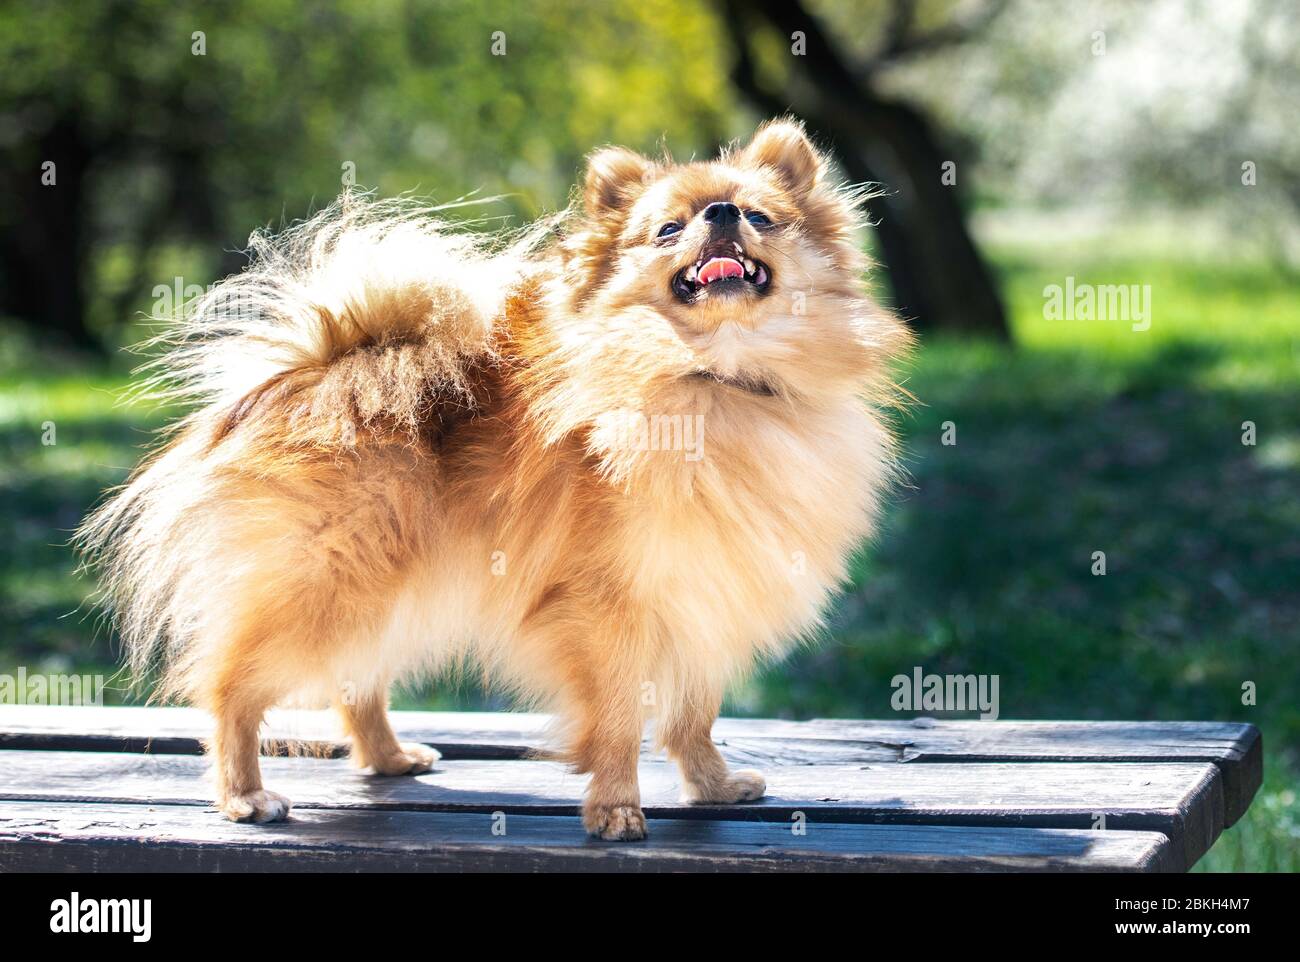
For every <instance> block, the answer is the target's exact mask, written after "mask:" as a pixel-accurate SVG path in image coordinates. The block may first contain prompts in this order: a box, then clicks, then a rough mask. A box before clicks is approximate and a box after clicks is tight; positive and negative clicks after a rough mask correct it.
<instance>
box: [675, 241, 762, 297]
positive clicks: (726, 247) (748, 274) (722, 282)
mask: <svg viewBox="0 0 1300 962" xmlns="http://www.w3.org/2000/svg"><path fill="white" fill-rule="evenodd" d="M771 284H772V272H771V271H770V270H769V269H768V266H767V265H766V264H764V263H763V262H762V261H757V260H753V259H752V258H750V257H747V256H746V255H745V249H744V248H743V247H741V246H740V244H739V243H737V242H736V241H730V240H728V241H715V242H714V243H712V244H709V245H708V246H706V247H705V248H704V250H702V251H701V252H700V257H699V260H697V261H696V262H695V263H694V264H691V265H690V266H689V267H683V268H682V269H681V270H680V271H678V272H677V273H676V274H674V275H673V281H672V288H673V293H674V294H676V295H677V298H678V299H679V300H682V301H687V302H689V301H693V300H695V299H696V298H697V297H699V296H700V294H701V293H702V292H703V291H705V290H706V289H707V290H708V292H709V293H710V294H714V293H736V292H741V291H749V290H753V291H756V292H757V293H759V294H764V293H766V292H767V289H768V288H769V287H770V286H771Z"/></svg>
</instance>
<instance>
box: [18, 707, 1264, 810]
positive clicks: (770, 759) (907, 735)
mask: <svg viewBox="0 0 1300 962" xmlns="http://www.w3.org/2000/svg"><path fill="white" fill-rule="evenodd" d="M393 721H394V725H395V727H396V728H397V731H398V735H399V736H400V737H401V738H402V739H403V740H404V741H418V742H423V743H425V744H429V745H433V746H434V747H436V748H437V749H438V750H439V751H441V752H442V754H443V756H444V757H446V758H448V759H465V758H480V759H491V758H519V757H522V756H523V755H525V754H526V753H528V752H529V751H534V750H538V749H541V748H543V747H544V746H545V744H546V740H545V730H546V726H547V722H548V719H547V717H546V716H544V715H536V714H525V713H519V712H394V713H393ZM210 725H211V723H210V720H209V718H208V716H207V715H206V714H205V713H204V712H201V711H198V710H197V709H191V708H165V709H164V708H64V707H48V706H0V748H17V749H51V750H60V749H62V750H73V751H133V752H134V751H154V752H163V753H182V754H194V753H198V752H199V751H200V750H201V745H200V739H202V738H203V737H205V736H206V734H207V733H208V731H209V730H210ZM266 733H267V735H268V737H273V738H276V739H279V740H283V741H287V742H290V743H293V745H294V746H295V748H297V749H300V750H301V749H303V748H304V747H306V748H308V749H310V750H312V751H315V752H318V753H322V754H338V753H340V752H341V751H342V741H341V735H340V733H339V730H338V727H337V723H336V722H335V719H334V716H333V715H332V713H329V712H312V711H302V712H295V711H279V712H273V713H272V714H271V716H270V717H269V718H268V725H267V727H266ZM713 735H714V739H715V741H718V742H719V743H720V745H721V746H722V748H723V753H724V754H725V755H726V756H727V757H728V760H730V761H732V762H733V763H736V764H745V765H756V766H758V767H774V766H778V765H806V764H810V763H811V764H854V763H860V764H874V763H877V762H917V763H954V762H975V763H985V762H1020V761H1058V762H1082V761H1098V762H1101V761H1118V762H1209V763H1212V764H1214V765H1216V766H1217V767H1218V768H1219V770H1220V771H1221V772H1222V774H1223V792H1224V799H1225V806H1226V807H1225V823H1226V824H1227V825H1232V824H1233V823H1234V822H1236V820H1237V819H1238V818H1240V817H1241V815H1242V813H1243V812H1245V810H1246V808H1247V807H1248V806H1249V805H1250V802H1251V800H1252V799H1253V798H1254V796H1255V792H1256V791H1257V790H1258V788H1259V785H1260V782H1261V780H1262V777H1263V763H1262V757H1263V756H1262V744H1261V738H1260V734H1259V730H1258V729H1257V728H1256V727H1255V726H1254V725H1246V724H1240V723H1235V722H1056V721H1032V722H1026V721H998V722H981V721H936V720H934V719H929V718H919V719H915V720H910V721H905V720H886V721H849V720H832V719H818V720H814V721H808V722H788V721H775V720H765V719H738V718H720V719H719V720H718V722H717V724H716V725H715V726H714V730H713Z"/></svg>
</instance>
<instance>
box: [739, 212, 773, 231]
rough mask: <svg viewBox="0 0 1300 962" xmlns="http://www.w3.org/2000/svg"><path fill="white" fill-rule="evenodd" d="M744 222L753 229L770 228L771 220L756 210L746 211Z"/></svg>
mask: <svg viewBox="0 0 1300 962" xmlns="http://www.w3.org/2000/svg"><path fill="white" fill-rule="evenodd" d="M745 220H747V221H749V222H750V223H751V224H753V225H754V226H755V227H771V226H772V218H770V217H768V216H767V215H766V214H764V213H763V212H762V211H758V210H751V211H746V213H745Z"/></svg>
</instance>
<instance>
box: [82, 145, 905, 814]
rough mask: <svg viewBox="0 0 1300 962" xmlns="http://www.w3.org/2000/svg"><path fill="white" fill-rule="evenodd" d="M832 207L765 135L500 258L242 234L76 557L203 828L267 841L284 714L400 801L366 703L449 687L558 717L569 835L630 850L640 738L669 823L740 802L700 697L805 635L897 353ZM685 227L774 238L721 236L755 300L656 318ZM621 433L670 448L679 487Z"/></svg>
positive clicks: (405, 750)
mask: <svg viewBox="0 0 1300 962" xmlns="http://www.w3.org/2000/svg"><path fill="white" fill-rule="evenodd" d="M857 199H858V198H857V196H856V195H855V194H854V193H853V192H852V191H848V190H845V189H843V188H839V187H837V186H835V185H834V184H832V183H830V181H829V176H828V172H827V163H826V159H825V158H824V156H823V155H822V154H820V153H819V152H818V151H817V150H816V149H815V148H814V147H813V145H812V144H811V143H810V142H809V140H808V139H807V137H806V136H805V135H804V133H803V130H802V128H801V127H800V126H799V125H798V124H797V123H796V122H794V121H790V120H781V121H775V122H772V123H770V124H767V125H765V126H764V127H762V128H760V129H759V131H758V133H757V134H756V135H755V137H754V138H753V140H752V141H751V142H750V143H749V144H748V145H747V146H745V147H744V148H742V149H738V150H734V151H731V152H726V153H724V154H723V156H721V157H720V158H719V159H718V160H715V161H710V162H700V163H690V164H680V165H674V164H672V163H670V162H668V161H652V160H649V159H647V158H644V157H642V156H640V155H637V154H635V153H632V152H630V151H626V150H622V149H619V148H606V149H602V150H600V151H597V152H596V153H595V154H593V155H592V157H591V158H590V160H589V164H588V168H587V174H586V179H585V184H584V188H583V191H582V198H581V202H580V204H578V205H576V206H575V209H574V210H573V211H571V212H569V213H567V214H566V215H563V216H561V217H560V218H557V219H556V220H555V222H553V223H550V224H544V225H542V226H541V227H539V229H537V230H536V231H534V232H533V233H532V234H531V235H529V236H526V237H524V238H522V239H520V240H518V241H517V242H516V243H515V244H514V245H512V246H509V247H501V246H499V245H498V246H494V245H493V244H492V243H491V242H490V241H489V240H487V239H484V238H480V237H475V236H472V235H469V234H466V233H464V232H456V231H451V230H448V229H447V228H445V227H444V226H442V225H441V224H440V223H439V222H438V221H437V219H436V218H435V217H434V216H432V215H430V214H428V213H426V212H421V211H419V210H412V209H411V208H410V207H409V206H403V205H396V204H392V203H374V202H369V201H366V200H364V199H359V198H356V197H345V198H344V199H343V200H341V201H340V202H339V203H337V204H335V205H334V206H333V207H332V208H330V209H329V210H327V211H325V212H324V213H322V214H321V215H319V216H317V217H316V218H314V219H312V220H310V221H308V222H307V223H305V224H303V225H301V226H299V227H297V228H294V229H293V230H291V231H289V232H287V233H284V234H281V235H279V236H269V235H257V236H255V237H254V239H253V255H254V259H253V263H252V264H251V266H250V267H249V269H248V270H246V271H244V272H243V273H242V274H239V275H237V276H235V277H232V278H230V279H228V280H226V281H225V282H223V283H222V284H221V285H219V286H217V287H216V288H215V289H214V290H213V291H211V292H209V293H208V294H207V295H206V296H205V297H204V298H203V299H202V301H201V302H200V303H199V304H198V305H197V306H196V307H195V309H194V310H192V311H191V312H189V314H188V315H187V317H186V319H185V320H184V321H183V322H182V323H181V326H180V327H179V328H178V329H177V330H176V331H175V332H173V334H172V335H171V337H170V340H171V342H172V346H171V350H170V351H169V352H168V353H167V354H166V355H165V356H164V357H163V358H162V359H161V361H160V362H159V365H158V368H157V372H156V382H157V384H159V385H161V386H163V387H165V388H166V389H168V390H170V391H172V392H173V393H174V394H177V395H179V396H182V397H186V398H189V399H190V400H192V401H194V402H196V403H195V406H194V410H193V413H191V414H190V415H188V416H187V417H185V418H184V419H183V420H181V421H180V422H179V423H178V424H177V425H175V426H174V430H173V433H172V434H171V435H170V437H169V439H168V442H167V443H166V444H165V445H164V446H163V447H162V448H161V449H160V450H158V451H157V452H156V453H154V454H153V455H152V456H151V457H149V458H148V459H147V460H146V461H145V462H144V463H143V464H142V465H141V466H140V467H139V468H138V469H137V470H136V471H135V473H134V474H133V475H132V477H131V478H130V479H129V481H128V482H127V484H126V485H125V486H124V487H123V488H122V489H120V490H119V491H117V492H116V493H115V494H114V495H113V497H112V498H111V499H110V500H109V501H108V502H107V503H105V504H104V505H103V506H102V507H100V508H99V509H98V510H97V511H96V512H95V513H94V514H93V515H92V516H91V517H89V518H88V519H87V521H86V522H85V524H84V526H83V528H82V530H81V532H80V533H79V538H80V542H81V544H82V546H83V548H84V549H85V550H86V551H87V553H88V555H89V556H90V558H91V560H92V561H93V562H95V563H97V564H98V565H99V567H100V570H101V573H102V581H103V585H104V587H105V593H106V596H107V598H108V599H109V601H110V604H111V607H112V610H113V612H114V615H115V618H116V620H117V624H118V628H119V630H120V632H121V634H122V636H123V638H124V640H125V642H126V645H127V648H128V651H129V653H130V660H131V663H132V666H133V667H134V668H135V669H137V670H145V669H148V668H149V667H151V666H153V665H155V664H161V665H162V666H163V668H164V674H163V679H164V681H163V688H162V694H163V695H164V696H165V697H171V698H183V699H187V700H189V701H192V702H194V703H197V704H199V705H202V706H204V707H206V708H207V709H209V710H210V711H211V712H212V713H213V714H214V716H215V719H216V728H215V732H214V736H213V738H212V741H211V744H210V750H211V752H212V755H213V757H214V763H215V770H216V773H217V778H218V788H217V794H218V805H219V806H220V808H221V809H222V811H223V812H225V814H226V815H227V816H229V817H231V818H234V819H241V820H255V821H268V820H273V819H276V818H281V817H284V816H285V815H286V814H287V813H288V811H289V802H288V800H287V799H285V798H284V797H283V796H280V795H278V794H276V793H275V792H272V791H269V790H267V789H265V788H263V786H262V783H261V778H260V774H259V769H258V758H257V753H258V729H259V725H260V724H261V721H262V717H263V713H264V712H265V711H266V710H267V709H268V708H269V707H271V706H273V705H275V704H280V703H285V702H288V701H291V700H292V701H297V702H304V701H306V702H315V703H322V702H330V703H333V704H335V705H337V707H338V708H339V710H340V712H341V713H342V716H343V720H344V723H345V725H346V727H347V729H348V731H349V732H350V733H351V735H352V738H353V746H354V755H355V757H356V759H357V761H358V762H359V763H360V764H362V765H366V766H370V767H372V768H373V769H374V770H375V771H376V772H378V773H381V774H388V775H396V774H403V773H407V772H418V771H426V770H428V769H429V767H430V766H431V765H432V763H433V761H434V760H435V759H436V757H437V756H436V754H435V753H433V752H432V751H431V750H430V749H428V748H427V747H424V746H420V745H410V744H400V743H399V742H398V741H397V739H396V737H395V736H394V734H393V732H392V729H391V727H390V726H389V722H388V719H387V714H386V712H387V700H388V690H389V686H390V685H391V684H392V683H393V682H394V681H396V680H399V679H402V678H408V677H410V676H412V675H414V674H418V673H422V672H424V673H430V672H437V671H440V670H443V669H445V668H447V667H448V666H449V665H452V664H459V663H462V662H464V661H466V660H469V661H472V662H473V663H476V664H477V665H479V666H481V668H482V670H483V673H484V675H485V676H486V677H487V678H488V679H489V680H490V681H492V682H494V683H495V684H498V685H501V686H504V687H506V688H508V689H510V690H512V691H514V692H515V693H517V694H518V695H519V696H520V698H521V700H522V701H523V702H525V703H527V704H529V705H530V706H534V707H544V708H546V709H549V710H552V711H554V712H556V713H557V714H558V715H559V717H561V718H563V719H565V720H566V722H567V727H566V728H565V731H564V739H565V750H566V753H567V757H568V758H569V759H570V760H571V761H572V763H573V764H574V766H575V767H576V769H577V770H579V771H583V772H590V773H591V775H592V778H591V781H590V785H589V789H588V792H587V797H586V801H585V804H584V809H583V811H584V821H585V824H586V826H587V828H588V830H589V831H591V832H592V833H593V834H596V835H599V836H601V837H603V838H607V839H637V838H641V837H643V836H644V835H645V831H646V826H645V819H644V816H643V815H642V812H641V809H640V797H639V790H638V786H637V769H636V766H637V754H638V749H639V746H640V742H641V736H642V730H643V725H644V723H645V721H646V720H647V718H648V717H651V716H653V717H654V718H655V719H657V729H656V731H657V737H658V742H659V744H661V745H662V746H663V747H664V748H666V750H667V752H668V753H669V755H670V756H671V757H672V758H674V759H675V760H676V761H677V762H678V764H679V765H680V767H681V772H682V778H683V784H684V795H685V797H686V798H687V799H688V800H690V801H694V802H715V803H716V802H735V801H743V800H749V799H753V798H757V797H759V796H761V795H762V794H763V791H764V788H765V785H764V781H763V778H762V776H761V775H759V774H758V773H757V772H751V771H740V772H737V771H729V770H728V768H727V766H726V764H725V762H724V761H723V759H722V757H721V755H720V754H719V753H718V751H717V749H716V748H715V747H714V745H713V742H712V740H711V737H710V729H711V726H712V723H713V721H714V719H715V717H716V715H717V712H718V708H719V705H720V703H721V699H722V695H723V692H724V690H725V688H726V687H727V685H728V684H730V683H731V682H733V681H735V680H736V679H737V678H739V677H741V676H742V675H743V674H744V673H745V672H746V671H748V670H749V669H750V668H751V667H752V666H754V665H755V663H756V662H758V661H760V660H761V659H765V658H771V657H777V656H779V655H781V654H782V653H784V652H785V651H787V650H788V649H789V647H790V646H791V645H792V644H794V643H796V642H797V641H798V640H799V639H801V638H807V637H809V635H810V634H811V633H813V632H814V630H815V629H816V627H817V625H818V623H819V621H818V619H819V615H820V613H821V612H822V611H823V609H824V608H825V606H826V604H827V602H828V600H829V598H830V597H831V594H832V593H833V591H834V590H835V589H836V587H837V586H838V585H839V584H840V583H841V581H842V580H843V578H844V576H845V567H846V563H847V559H848V557H849V555H850V553H851V552H852V550H853V549H854V548H855V546H857V545H858V544H859V543H860V542H861V541H862V540H863V539H864V538H866V537H868V536H870V534H871V533H872V530H873V525H874V522H875V518H876V514H877V508H878V504H879V501H880V498H881V494H882V492H883V490H884V489H885V487H886V485H887V484H888V482H889V480H890V477H891V474H892V470H893V469H892V466H893V464H894V453H893V443H892V440H891V436H890V433H889V430H888V428H887V425H886V421H885V419H884V416H883V415H882V413H881V412H882V411H884V410H885V408H887V407H888V406H889V405H890V404H891V403H892V400H893V395H894V393H895V388H894V386H893V383H892V381H891V377H890V369H889V368H890V362H891V360H892V359H893V358H895V357H896V356H898V355H899V354H900V353H901V352H903V351H904V350H905V349H906V347H907V343H908V336H907V333H906V330H905V328H904V327H903V326H901V325H900V324H899V323H898V322H897V321H896V320H895V319H894V318H893V317H892V316H890V315H889V314H888V312H886V311H884V310H882V309H880V308H879V307H877V306H876V305H874V304H873V303H872V302H871V301H870V300H869V299H868V297H867V296H866V294H865V292H864V288H863V279H864V275H865V271H866V268H867V264H866V262H865V259H864V257H863V255H862V254H861V252H860V245H861V237H860V222H859V218H858V215H857ZM715 201H727V202H731V203H734V204H736V205H737V206H738V207H739V208H740V209H741V210H743V211H751V210H756V211H761V212H763V213H764V214H766V215H767V216H768V217H769V218H770V220H771V221H772V226H771V227H765V226H754V225H752V224H750V223H749V222H748V221H742V222H741V223H740V224H738V225H736V227H735V231H736V232H737V233H736V236H737V237H738V238H739V241H740V242H741V243H742V244H743V246H744V249H745V252H746V253H747V254H748V255H749V256H751V257H753V258H756V259H758V260H760V261H761V262H762V263H764V264H766V265H769V266H770V270H771V286H770V288H769V289H768V290H767V291H766V292H765V293H760V292H759V291H757V290H743V291H740V292H735V291H734V288H735V287H736V286H737V284H736V283H734V282H733V283H731V284H730V286H731V288H733V291H732V292H731V293H728V294H726V295H723V294H721V293H718V294H714V293H711V292H707V291H706V293H705V294H704V296H702V297H700V298H698V299H696V300H695V301H694V302H692V303H683V301H682V300H681V299H680V298H678V297H677V296H675V295H674V293H673V291H672V290H671V287H670V280H671V278H672V277H673V276H674V275H675V274H676V273H677V272H678V271H679V270H680V269H682V268H683V267H684V266H685V265H688V264H690V263H693V261H694V259H695V257H696V255H697V252H698V251H699V250H700V249H701V246H702V245H703V244H704V243H705V241H706V240H707V239H708V238H709V236H710V235H709V231H710V229H711V228H710V225H709V224H708V223H706V222H705V220H704V219H703V217H702V215H701V212H702V210H703V209H704V208H705V206H706V205H707V204H709V203H712V202H715ZM668 221H676V222H679V223H680V224H682V225H683V229H682V230H681V231H680V232H678V234H677V235H675V237H674V238H672V239H669V240H660V239H658V237H657V235H658V232H659V229H660V226H661V225H662V224H664V223H665V222H668ZM742 286H743V285H742ZM717 290H721V289H720V288H719V289H717ZM758 386H761V388H762V389H761V390H757V389H756V388H757V387H758ZM640 416H644V417H646V418H655V419H656V421H655V423H657V424H661V425H668V426H671V427H672V428H673V431H674V432H680V429H681V426H682V425H687V426H689V425H699V426H700V427H701V430H702V432H703V433H702V434H698V437H696V438H695V443H696V446H697V450H695V451H694V456H688V455H690V454H691V452H690V451H683V450H682V449H681V448H682V446H683V445H682V444H677V443H672V444H668V445H664V444H646V443H644V440H645V439H644V437H642V436H640V435H637V434H636V433H635V432H631V433H629V432H628V431H627V430H625V429H624V428H625V427H626V425H628V424H634V425H635V424H637V423H640V422H638V421H637V418H638V417H640ZM686 419H689V421H687V420H686ZM697 433H698V432H697ZM673 437H674V439H675V440H676V441H680V440H681V438H680V434H679V433H674V435H673ZM661 440H662V439H661ZM665 447H668V448H670V449H668V450H665ZM672 448H676V449H675V450H674V449H672Z"/></svg>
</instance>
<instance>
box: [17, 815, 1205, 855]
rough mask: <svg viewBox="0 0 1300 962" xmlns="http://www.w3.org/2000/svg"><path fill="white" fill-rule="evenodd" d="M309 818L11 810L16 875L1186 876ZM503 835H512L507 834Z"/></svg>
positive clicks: (966, 840) (1082, 841) (1075, 833)
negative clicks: (251, 821) (237, 819)
mask: <svg viewBox="0 0 1300 962" xmlns="http://www.w3.org/2000/svg"><path fill="white" fill-rule="evenodd" d="M501 824H502V823H501V820H500V819H494V818H493V816H491V815H484V814H469V813H460V814H458V813H444V812H411V811H382V812H375V811H357V810H331V809H312V810H299V811H297V812H295V814H294V817H293V818H292V819H291V820H290V821H288V822H284V823H280V824H276V825H269V826H253V825H235V824H233V823H231V822H227V821H225V820H224V819H221V818H217V817H214V815H213V814H212V813H210V812H206V811H204V810H203V809H201V808H196V807H191V806H185V805H151V806H143V805H124V804H77V803H71V804H69V803H51V802H7V803H5V804H3V805H0V870H7V871H16V872H22V871H44V872H50V871H63V872H102V871H164V872H165V871H173V872H174V871H226V872H229V871H293V872H301V871H309V870H330V871H353V872H366V871H383V872H431V871H525V872H529V871H531V872H542V871H545V872H555V871H617V872H629V871H630V872H666V871H696V872H698V871H710V872H728V871H765V872H770V871H780V872H814V871H815V872H825V871H859V872H860V871H913V872H935V871H965V872H971V871H975V872H1000V871H1016V872H1045V871H1050V872H1068V871H1088V872H1101V871H1114V872H1155V871H1176V870H1177V869H1178V868H1179V867H1181V866H1180V865H1179V863H1180V862H1181V859H1180V858H1178V857H1177V856H1176V855H1175V854H1174V853H1173V851H1172V846H1171V845H1170V843H1169V840H1168V839H1167V838H1166V837H1165V836H1164V835H1162V834H1159V833H1156V832H1130V831H1105V832H1096V831H1081V830H1069V829H1038V828H978V827H960V828H959V827H952V826H937V825H846V824H836V823H829V824H819V823H812V824H810V825H809V827H808V831H807V833H806V834H804V835H801V836H800V835H794V834H793V833H792V832H791V831H790V829H789V827H788V826H785V825H777V824H764V823H753V822H731V821H720V822H718V821H701V820H684V819H660V820H657V821H656V822H655V823H654V824H653V826H652V832H651V836H650V838H649V839H647V840H646V841H644V842H637V843H631V844H618V843H608V842H596V841H592V840H590V839H587V838H585V837H584V836H583V833H582V830H581V826H580V824H579V822H578V821H577V819H576V818H558V817H548V816H514V817H511V816H507V817H506V819H505V821H504V828H505V833H504V834H494V832H493V827H494V825H496V826H500V825H501ZM498 831H499V829H498Z"/></svg>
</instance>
